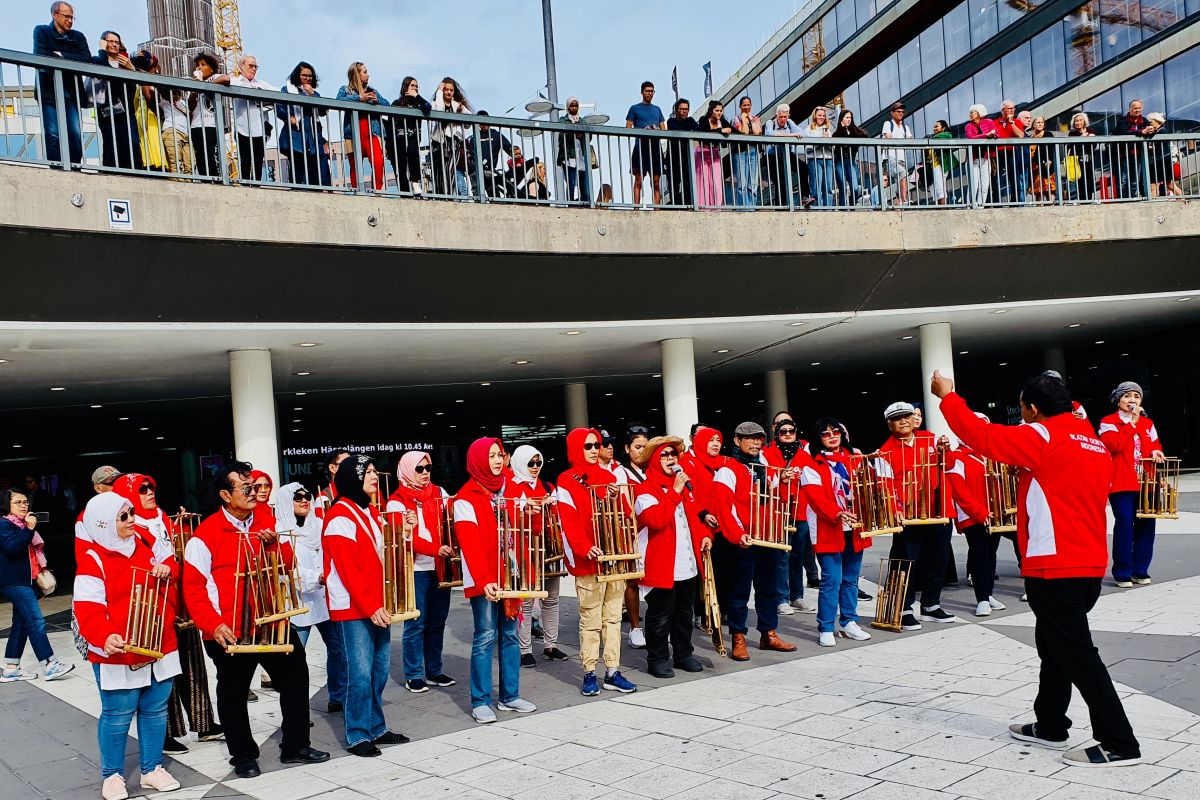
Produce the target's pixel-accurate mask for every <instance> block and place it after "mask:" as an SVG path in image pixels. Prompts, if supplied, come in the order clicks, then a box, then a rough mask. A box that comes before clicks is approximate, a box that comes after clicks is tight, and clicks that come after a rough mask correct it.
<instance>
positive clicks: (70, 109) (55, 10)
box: [33, 2, 92, 164]
mask: <svg viewBox="0 0 1200 800" xmlns="http://www.w3.org/2000/svg"><path fill="white" fill-rule="evenodd" d="M74 26H75V9H74V8H72V6H71V4H70V3H63V2H57V3H52V4H51V5H50V23H49V24H48V25H38V26H37V27H36V28H34V29H33V54H34V55H35V56H52V57H55V58H63V59H66V60H68V61H91V60H92V54H91V51H90V50H89V49H88V41H87V37H86V36H84V35H83V34H82V33H80V32H79V31H77V30H75V27H74ZM62 86H63V96H62V98H61V99H62V101H63V111H65V112H66V118H67V150H68V153H69V155H70V158H71V163H72V164H78V163H79V162H81V161H83V137H82V135H81V133H80V129H79V100H80V99H81V98H83V96H84V94H83V92H82V91H81V88H82V87H81V86H80V83H79V78H78V77H75V76H71V75H67V74H65V73H64V74H63V82H62ZM38 94H39V95H40V100H41V104H42V130H43V131H44V132H45V135H46V160H47V161H62V150H61V148H60V145H59V138H60V135H61V131H59V129H58V105H57V102H56V101H57V98H56V96H55V93H54V73H52V72H51V71H50V70H45V69H43V70H38Z"/></svg>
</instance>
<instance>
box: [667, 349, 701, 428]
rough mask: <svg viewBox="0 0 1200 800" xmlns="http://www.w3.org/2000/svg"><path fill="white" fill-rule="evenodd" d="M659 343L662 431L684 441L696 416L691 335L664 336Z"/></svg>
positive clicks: (694, 355) (698, 412)
mask: <svg viewBox="0 0 1200 800" xmlns="http://www.w3.org/2000/svg"><path fill="white" fill-rule="evenodd" d="M660 345H661V347H662V384H663V411H665V412H666V420H667V431H666V432H667V434H669V435H671V436H678V437H679V438H681V439H683V440H684V441H688V432H689V431H690V430H691V427H692V426H693V425H695V424H696V423H697V422H698V421H699V420H700V406H699V403H697V401H696V354H695V350H694V349H693V345H692V340H691V339H664V340H663V341H662V342H660Z"/></svg>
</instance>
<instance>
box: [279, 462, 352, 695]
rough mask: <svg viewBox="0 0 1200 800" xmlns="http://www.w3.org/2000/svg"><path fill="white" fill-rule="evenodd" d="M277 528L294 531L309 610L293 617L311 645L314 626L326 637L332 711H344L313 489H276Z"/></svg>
mask: <svg viewBox="0 0 1200 800" xmlns="http://www.w3.org/2000/svg"><path fill="white" fill-rule="evenodd" d="M275 529H276V530H279V531H292V532H294V533H295V534H296V538H295V539H293V540H292V542H293V546H294V547H295V549H296V562H297V569H296V572H297V577H298V578H299V581H300V596H301V599H302V600H303V602H304V605H305V606H307V607H308V613H307V614H300V615H298V616H295V617H292V626H293V627H294V628H295V629H296V636H297V637H298V638H299V639H300V641H301V643H303V644H305V645H307V644H308V637H309V635H310V634H311V633H312V629H313V626H314V625H315V626H316V628H317V630H318V631H320V632H321V639H323V640H324V641H325V671H326V674H327V675H328V677H329V681H328V689H329V713H331V714H334V713H337V712H339V711H341V710H342V709H343V707H344V703H345V702H346V670H345V665H344V663H343V660H344V656H343V655H342V636H341V633H340V632H339V631H338V627H337V625H335V624H333V623H332V622H330V620H329V605H328V604H327V602H326V599H325V577H324V570H325V565H324V555H323V554H322V552H321V520H320V519H318V518H317V515H316V514H315V513H313V496H312V493H311V492H309V491H308V490H307V489H305V488H304V486H303V484H300V483H288V484H284V485H283V486H281V487H280V488H279V491H278V492H276V493H275Z"/></svg>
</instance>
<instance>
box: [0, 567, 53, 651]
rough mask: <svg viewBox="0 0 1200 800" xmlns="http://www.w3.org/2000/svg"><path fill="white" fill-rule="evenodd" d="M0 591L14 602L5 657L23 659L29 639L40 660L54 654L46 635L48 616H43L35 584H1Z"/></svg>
mask: <svg viewBox="0 0 1200 800" xmlns="http://www.w3.org/2000/svg"><path fill="white" fill-rule="evenodd" d="M0 592H2V593H3V594H4V596H5V597H7V598H8V599H9V601H10V602H11V603H12V614H13V621H12V628H11V630H9V632H8V644H7V645H5V647H4V657H5V659H6V660H7V661H8V663H10V664H18V663H20V661H21V654H22V653H24V652H25V642H26V641H29V642H30V643H31V644H32V645H33V654H34V655H35V656H37V660H38V661H45V660H46V659H48V658H50V657H52V656H53V655H54V648H52V647H51V646H50V640H49V639H48V638H46V620H45V619H44V618H43V617H42V609H41V608H40V607H39V606H38V601H37V594H36V593H35V592H34V591H33V585H32V584H25V585H22V586H15V585H10V586H0Z"/></svg>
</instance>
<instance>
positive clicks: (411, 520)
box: [404, 511, 417, 531]
mask: <svg viewBox="0 0 1200 800" xmlns="http://www.w3.org/2000/svg"><path fill="white" fill-rule="evenodd" d="M416 527H417V512H415V511H406V512H404V530H406V531H412V530H413V529H414V528H416Z"/></svg>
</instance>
